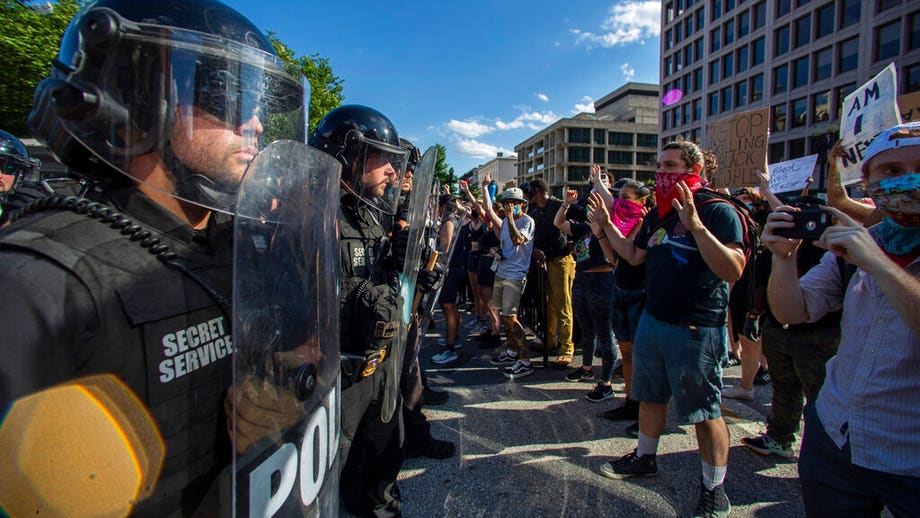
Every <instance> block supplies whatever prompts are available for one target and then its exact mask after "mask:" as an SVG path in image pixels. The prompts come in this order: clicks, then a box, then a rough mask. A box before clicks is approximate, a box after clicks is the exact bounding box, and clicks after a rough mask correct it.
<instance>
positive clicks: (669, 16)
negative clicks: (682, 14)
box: [664, 2, 674, 23]
mask: <svg viewBox="0 0 920 518" xmlns="http://www.w3.org/2000/svg"><path fill="white" fill-rule="evenodd" d="M664 16H665V23H671V21H673V20H674V4H672V3H671V2H668V3H667V4H665V6H664Z"/></svg>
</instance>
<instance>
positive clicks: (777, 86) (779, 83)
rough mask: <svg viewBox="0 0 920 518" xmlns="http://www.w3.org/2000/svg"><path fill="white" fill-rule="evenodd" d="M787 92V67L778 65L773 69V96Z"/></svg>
mask: <svg viewBox="0 0 920 518" xmlns="http://www.w3.org/2000/svg"><path fill="white" fill-rule="evenodd" d="M787 91H789V65H780V66H778V67H776V68H774V69H773V94H774V95H776V94H782V93H786V92H787Z"/></svg>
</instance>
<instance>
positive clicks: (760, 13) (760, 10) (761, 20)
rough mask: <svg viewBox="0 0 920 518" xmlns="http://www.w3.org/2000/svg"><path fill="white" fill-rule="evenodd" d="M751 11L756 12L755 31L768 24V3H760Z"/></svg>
mask: <svg viewBox="0 0 920 518" xmlns="http://www.w3.org/2000/svg"><path fill="white" fill-rule="evenodd" d="M751 11H753V12H754V30H755V31H756V30H757V29H759V28H761V27H763V26H764V25H766V24H767V3H766V2H760V3H759V4H757V5H755V6H754V8H753V9H751Z"/></svg>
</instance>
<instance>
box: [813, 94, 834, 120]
mask: <svg viewBox="0 0 920 518" xmlns="http://www.w3.org/2000/svg"><path fill="white" fill-rule="evenodd" d="M811 105H812V109H811V122H812V123H816V122H824V121H827V120H830V118H831V112H830V109H831V92H830V90H828V91H827V92H823V93H820V94H815V95H813V96H811Z"/></svg>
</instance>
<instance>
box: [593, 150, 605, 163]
mask: <svg viewBox="0 0 920 518" xmlns="http://www.w3.org/2000/svg"><path fill="white" fill-rule="evenodd" d="M605 151H606V149H604V148H602V147H596V148H594V163H595V164H603V163H604V155H605Z"/></svg>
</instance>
